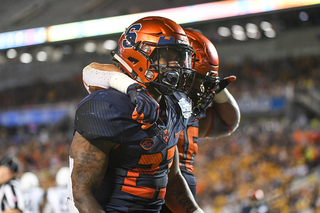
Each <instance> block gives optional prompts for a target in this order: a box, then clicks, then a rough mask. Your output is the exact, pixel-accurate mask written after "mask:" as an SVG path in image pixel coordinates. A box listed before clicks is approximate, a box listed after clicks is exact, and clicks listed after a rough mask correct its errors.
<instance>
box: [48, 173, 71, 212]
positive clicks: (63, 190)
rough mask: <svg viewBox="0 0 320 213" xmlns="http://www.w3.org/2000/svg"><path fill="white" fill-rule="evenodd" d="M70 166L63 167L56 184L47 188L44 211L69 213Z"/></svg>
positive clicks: (57, 175)
mask: <svg viewBox="0 0 320 213" xmlns="http://www.w3.org/2000/svg"><path fill="white" fill-rule="evenodd" d="M69 173H70V169H69V167H61V168H60V169H59V170H58V172H57V174H56V186H54V187H50V188H48V190H47V204H46V206H45V209H44V211H43V212H44V213H46V212H50V213H51V212H52V213H69V212H70V211H69V209H68V206H67V191H68V187H67V186H68V180H69V176H70V175H69Z"/></svg>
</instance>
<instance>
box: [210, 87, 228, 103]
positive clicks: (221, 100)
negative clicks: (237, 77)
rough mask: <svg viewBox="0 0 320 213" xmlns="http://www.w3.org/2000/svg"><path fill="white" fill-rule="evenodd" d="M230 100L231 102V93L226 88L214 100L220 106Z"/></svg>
mask: <svg viewBox="0 0 320 213" xmlns="http://www.w3.org/2000/svg"><path fill="white" fill-rule="evenodd" d="M228 100H229V91H228V90H227V89H226V88H224V89H223V90H221V91H220V92H219V93H218V94H216V95H215V96H214V99H213V101H215V102H216V103H219V104H221V103H225V102H227V101H228Z"/></svg>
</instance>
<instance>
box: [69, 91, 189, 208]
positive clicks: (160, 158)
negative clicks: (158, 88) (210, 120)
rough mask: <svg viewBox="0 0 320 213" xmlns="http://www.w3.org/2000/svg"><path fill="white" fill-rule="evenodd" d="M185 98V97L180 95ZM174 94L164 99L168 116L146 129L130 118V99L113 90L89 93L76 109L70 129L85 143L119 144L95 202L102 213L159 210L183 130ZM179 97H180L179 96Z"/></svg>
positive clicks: (113, 153) (111, 153)
mask: <svg viewBox="0 0 320 213" xmlns="http://www.w3.org/2000/svg"><path fill="white" fill-rule="evenodd" d="M181 95H182V96H183V94H181ZM176 97H177V96H176V95H175V96H165V97H164V98H165V101H166V103H167V104H166V105H167V118H166V120H165V121H162V120H160V119H158V121H157V123H156V124H155V125H153V126H151V127H150V128H148V129H146V130H142V129H141V124H139V123H138V122H136V121H135V120H133V119H132V117H131V116H132V112H133V110H134V107H135V106H133V105H132V103H131V101H130V99H129V97H128V96H127V95H125V94H123V93H121V92H118V91H116V90H113V89H103V90H99V91H96V92H94V93H92V94H90V95H88V96H87V97H86V98H85V99H84V100H83V101H82V102H81V103H80V104H79V106H78V109H77V111H76V119H75V124H74V128H75V130H76V131H77V132H79V133H80V134H81V135H82V136H83V137H84V138H86V139H87V140H89V141H90V140H93V139H105V140H108V141H111V142H114V143H117V146H116V147H115V148H114V149H113V150H111V152H110V158H109V159H110V160H109V164H108V168H107V171H106V174H105V177H104V179H103V182H102V184H101V186H100V187H99V189H98V190H97V191H96V192H95V198H96V199H97V201H98V202H99V203H100V205H101V206H102V208H103V209H104V211H106V212H159V211H160V209H161V206H162V204H163V203H164V197H165V192H166V189H165V188H166V185H167V180H168V177H167V174H168V172H169V168H170V166H171V164H172V160H173V156H174V150H175V145H176V144H177V142H178V138H179V137H178V134H177V133H178V132H181V131H182V130H183V129H185V128H186V126H187V119H185V118H184V117H183V115H182V110H181V108H180V107H179V105H178V104H177V103H178V99H177V98H176ZM179 98H180V97H179Z"/></svg>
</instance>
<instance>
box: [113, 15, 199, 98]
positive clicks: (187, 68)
mask: <svg viewBox="0 0 320 213" xmlns="http://www.w3.org/2000/svg"><path fill="white" fill-rule="evenodd" d="M113 56H114V59H115V60H116V61H117V62H118V63H119V66H120V68H121V69H123V70H124V71H125V72H126V73H128V74H129V75H130V76H131V77H132V78H133V79H136V80H137V81H138V82H140V83H143V84H145V85H146V86H148V85H149V83H151V84H152V85H153V86H154V87H155V89H156V90H157V91H158V92H159V93H161V94H170V93H172V92H174V91H182V92H188V91H189V89H190V86H192V84H193V80H194V77H195V70H194V69H192V61H193V60H192V57H194V56H195V54H194V51H193V48H192V47H191V46H190V45H189V40H188V37H187V35H186V33H185V32H184V30H183V29H182V27H181V26H180V25H178V24H177V23H175V22H174V21H172V20H170V19H167V18H164V17H158V16H150V17H145V18H142V19H139V20H138V21H136V22H134V23H133V24H131V25H130V26H129V27H128V28H127V30H126V31H125V32H124V33H123V34H122V35H121V37H120V39H119V48H118V55H117V54H115V53H113Z"/></svg>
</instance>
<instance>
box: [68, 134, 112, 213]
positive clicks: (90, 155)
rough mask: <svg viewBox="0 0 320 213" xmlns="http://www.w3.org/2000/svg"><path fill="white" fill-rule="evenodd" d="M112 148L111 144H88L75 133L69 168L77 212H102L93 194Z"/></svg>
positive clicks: (102, 174)
mask: <svg viewBox="0 0 320 213" xmlns="http://www.w3.org/2000/svg"><path fill="white" fill-rule="evenodd" d="M112 147H113V144H111V143H109V142H104V141H99V142H97V141H96V142H93V141H91V142H89V141H87V140H86V139H84V138H83V137H82V136H81V135H80V134H78V133H77V132H76V133H75V137H74V139H73V141H72V143H71V147H70V168H71V171H72V172H71V182H72V185H71V186H72V195H73V202H74V206H75V208H76V209H77V210H78V212H81V213H101V212H104V211H103V210H102V208H101V206H100V205H99V203H98V202H97V200H96V199H95V198H94V196H93V193H94V192H95V191H96V190H97V188H98V187H99V186H100V184H101V182H102V180H103V177H104V174H105V171H106V170H107V165H108V154H109V151H110V149H111V148H112ZM69 208H70V206H69ZM71 208H73V206H71ZM74 212H77V211H74Z"/></svg>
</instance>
